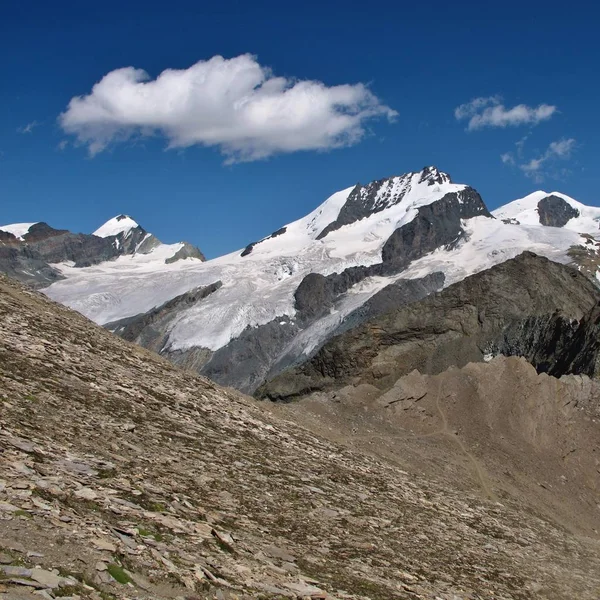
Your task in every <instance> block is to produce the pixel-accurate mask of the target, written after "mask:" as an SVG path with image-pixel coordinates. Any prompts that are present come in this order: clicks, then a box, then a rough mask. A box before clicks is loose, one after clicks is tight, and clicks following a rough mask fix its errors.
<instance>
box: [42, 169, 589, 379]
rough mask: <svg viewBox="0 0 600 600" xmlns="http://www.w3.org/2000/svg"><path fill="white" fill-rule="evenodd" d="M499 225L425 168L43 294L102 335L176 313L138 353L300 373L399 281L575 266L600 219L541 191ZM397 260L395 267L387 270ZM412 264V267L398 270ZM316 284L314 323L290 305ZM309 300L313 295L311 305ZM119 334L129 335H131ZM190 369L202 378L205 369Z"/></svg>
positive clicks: (81, 275) (503, 211)
mask: <svg viewBox="0 0 600 600" xmlns="http://www.w3.org/2000/svg"><path fill="white" fill-rule="evenodd" d="M548 197H552V199H551V200H547V198H548ZM540 201H542V205H541V206H542V208H543V209H542V217H543V218H542V220H544V219H545V220H548V219H549V220H550V221H551V222H552V220H553V219H559V220H560V219H562V220H564V219H567V222H566V224H565V226H563V227H549V226H546V225H542V223H541V222H540V214H539V212H537V211H538V204H539V203H540ZM563 201H564V206H563ZM478 203H479V204H480V205H479V204H478ZM565 207H566V208H565ZM565 211H566V212H565ZM573 211H576V212H577V215H576V216H573V215H574V214H575V212H573ZM493 215H494V217H496V218H492V217H491V215H490V214H489V213H488V212H487V210H486V209H485V205H484V204H483V202H482V201H481V198H480V197H479V196H478V194H477V193H476V192H475V191H474V190H472V189H471V188H468V187H467V186H466V185H459V184H454V183H452V182H451V179H450V177H449V176H448V175H447V174H445V173H441V172H439V171H438V170H437V169H435V168H434V167H428V168H426V169H424V170H422V171H419V172H415V173H408V174H406V175H402V176H399V177H392V178H389V179H384V180H381V181H376V182H372V183H371V184H368V185H366V186H361V185H356V186H354V187H349V188H346V189H344V190H342V191H340V192H337V193H335V194H333V195H332V196H331V197H329V198H328V199H327V200H325V202H323V203H322V204H321V205H320V206H319V207H318V208H316V209H315V210H314V211H313V212H312V213H310V214H309V215H307V216H306V217H303V218H301V219H298V220H297V221H294V222H292V223H289V224H288V225H286V226H284V227H282V228H281V229H279V230H277V231H276V232H274V233H273V234H271V235H270V236H267V237H265V238H264V239H262V240H260V241H258V242H254V243H252V244H250V245H248V246H247V247H246V248H244V249H240V250H238V251H236V252H232V253H231V254H229V255H226V256H222V257H219V258H216V259H213V260H210V261H206V262H200V261H199V260H193V259H186V260H180V261H177V262H174V263H172V264H166V263H165V259H166V257H167V255H173V254H174V253H175V252H177V248H175V247H174V246H165V245H161V246H158V247H156V248H154V249H152V250H151V251H150V252H149V253H147V254H138V253H136V254H133V255H127V256H120V257H119V258H117V259H116V260H112V261H107V262H103V263H100V264H97V265H93V266H90V267H86V268H75V267H74V266H73V265H71V264H60V265H53V266H55V267H57V268H58V269H59V270H60V272H61V274H62V275H63V276H64V277H65V279H63V280H61V281H57V282H56V283H53V284H52V285H51V286H50V287H48V288H47V289H46V290H45V292H46V293H47V294H48V295H49V296H50V297H51V298H53V299H54V300H57V301H59V302H62V303H64V304H67V305H68V306H70V307H72V308H74V309H76V310H78V311H80V312H82V313H83V314H85V315H86V316H88V317H90V318H91V319H93V320H94V321H96V322H97V323H100V324H107V323H114V322H116V321H122V320H123V319H128V318H132V317H135V316H136V315H142V314H143V313H148V312H149V311H152V310H153V309H159V307H162V305H164V304H165V303H167V302H169V305H168V306H167V307H166V308H165V307H163V308H160V310H155V313H154V315H155V316H154V317H153V320H152V323H153V325H152V331H151V333H152V336H151V337H152V343H151V344H150V342H148V341H147V340H146V341H144V340H145V338H144V335H145V334H139V335H138V337H132V338H131V339H135V340H136V341H139V342H140V343H148V344H150V346H151V347H153V348H155V349H157V350H159V351H161V352H164V353H167V354H171V355H173V353H175V354H178V355H179V354H181V353H182V352H183V353H186V352H189V351H191V350H193V349H195V348H202V349H207V350H209V351H211V352H213V353H215V352H216V354H215V355H214V356H221V357H223V353H224V352H228V350H227V349H228V348H229V351H230V354H225V355H224V356H225V358H223V360H222V362H221V363H220V364H226V365H227V368H229V366H230V365H232V366H231V368H232V369H233V368H234V367H235V365H236V364H237V363H236V361H239V360H253V358H252V357H256V356H261V357H263V355H265V356H266V358H264V357H263V358H264V360H263V358H261V360H263V362H264V363H265V364H266V365H267V366H266V367H265V368H270V365H272V364H274V363H276V362H278V361H279V362H281V361H282V360H283V359H282V358H281V357H282V356H283V357H285V356H288V359H286V360H288V361H293V360H297V359H298V357H300V356H302V355H307V354H309V353H310V352H312V351H313V350H315V349H316V348H318V347H319V346H320V345H321V344H322V343H323V342H324V341H325V340H326V339H327V336H329V335H331V334H332V332H334V331H335V330H336V328H337V327H338V326H340V323H342V322H343V321H344V319H345V318H346V316H347V315H349V314H350V313H352V312H353V311H355V310H356V309H357V308H359V307H360V306H362V305H363V304H364V303H365V302H366V301H367V300H369V299H370V298H372V297H373V296H374V295H375V294H376V293H377V292H379V291H380V290H382V289H383V288H385V287H386V286H389V285H390V284H392V283H394V282H400V283H401V282H402V280H405V279H417V278H422V277H426V276H428V275H430V274H432V273H435V272H438V273H443V275H444V277H443V278H442V279H443V280H444V284H443V285H444V286H447V285H450V284H452V283H454V282H456V281H459V280H461V279H463V278H464V277H466V276H468V275H470V274H473V273H476V272H478V271H481V270H484V269H487V268H489V267H491V266H492V265H494V264H497V263H500V262H502V261H505V260H507V259H509V258H513V257H514V256H516V255H518V254H520V253H521V252H523V251H524V250H531V251H533V252H536V253H538V254H542V255H545V256H548V257H549V258H551V259H553V260H556V261H559V262H569V261H570V260H571V259H570V258H569V255H568V252H569V250H570V248H572V247H573V246H577V245H580V244H585V243H586V241H587V242H588V243H589V239H588V240H586V239H584V238H582V236H581V235H580V234H581V233H584V234H588V235H589V234H592V235H594V234H597V233H598V219H599V218H600V209H598V208H593V207H587V206H585V205H583V204H581V203H578V202H576V201H575V200H573V199H571V198H569V197H568V196H564V195H562V194H558V193H553V194H547V193H546V192H536V193H534V194H531V195H530V196H527V197H526V198H523V199H520V200H517V201H515V202H511V203H510V204H507V205H506V206H504V207H502V208H499V209H497V210H496V211H494V213H493ZM129 219H130V218H129V217H126V218H119V217H117V218H115V219H112V220H111V221H109V222H108V223H107V224H106V225H104V226H103V227H102V228H100V229H99V230H98V231H97V232H96V235H104V234H106V235H110V233H109V232H114V231H116V230H117V229H118V228H119V227H122V226H123V227H124V228H123V229H121V232H122V231H126V230H127V229H126V227H132V226H133V227H135V226H137V224H136V223H135V221H133V220H132V219H131V220H130V221H129ZM123 221H126V226H125V224H124V223H123ZM453 228H454V229H453ZM440 232H441V234H440ZM436 236H437V237H436ZM392 242H393V243H392ZM175 246H176V245H175ZM390 247H391V251H390ZM394 251H395V252H396V253H397V256H396V257H395V258H394V257H393V256H392V259H389V255H390V252H391V253H392V255H393V252H394ZM398 253H399V254H398ZM403 253H404V254H403ZM386 256H388V258H387V259H386ZM406 256H409V257H410V258H409V259H406V260H399V259H403V258H405V257H406ZM386 260H388V262H387V263H386V262H385V261H386ZM390 260H391V262H390ZM394 260H395V261H396V262H394ZM336 273H337V274H341V275H339V277H338V276H335V275H334V274H336ZM309 274H320V275H322V276H325V277H326V279H324V278H322V279H317V280H316V282H313V281H312V280H311V282H310V283H311V285H313V284H314V285H316V286H317V287H316V288H315V290H314V297H315V298H321V295H323V294H325V296H327V294H329V296H328V297H327V298H325V299H324V300H323V302H324V307H325V308H324V310H323V311H322V312H321V313H320V314H319V315H317V316H314V315H313V317H311V318H310V319H308V318H307V317H306V315H303V314H301V311H300V310H299V308H298V302H297V297H296V296H297V294H298V292H299V289H301V286H305V285H306V284H307V282H308V279H309V278H307V276H309ZM328 276H329V277H328ZM216 282H221V283H222V285H221V286H220V287H218V289H216V288H215V289H216V291H211V293H210V294H208V295H204V294H202V295H201V298H202V299H201V300H199V301H193V302H188V301H185V302H182V303H177V302H176V301H175V300H174V299H176V298H177V297H178V296H181V295H183V294H186V293H188V292H190V290H195V289H198V288H203V287H206V286H210V285H211V284H214V283H216ZM319 286H321V287H319ZM211 290H212V288H211ZM311 293H312V288H311V289H309V294H308V295H309V297H310V294H311ZM325 296H323V297H325ZM174 306H176V308H173V307H174ZM128 322H129V321H128ZM122 323H123V324H121V325H119V326H118V330H119V331H121V332H122V331H124V329H125V327H126V325H125V324H124V323H125V322H122ZM139 323H143V320H142V321H139V320H138V324H139ZM115 327H117V326H116V325H115ZM249 328H250V329H249ZM136 331H138V333H139V331H143V326H142V325H140V326H139V327H138V330H136ZM261 332H262V333H261ZM265 332H268V335H267V333H265ZM157 336H158V337H157ZM148 339H149V338H148ZM241 340H245V341H244V342H243V343H242V341H241ZM236 344H237V346H236ZM219 353H220V354H219ZM203 356H204V355H203ZM208 356H210V353H209V355H208ZM240 356H242V357H245V358H240ZM248 357H250V358H248ZM203 360H206V358H204V359H203ZM210 360H213V359H210ZM283 362H285V361H283ZM186 364H188V363H186ZM193 364H194V366H196V367H198V368H206V367H204V366H203V364H204V363H193ZM220 368H222V367H220ZM227 368H225V370H227ZM263 374H264V373H263ZM219 377H221V375H219ZM227 377H228V375H227V373H225V375H223V376H222V377H221V381H222V382H228V381H229V380H228V379H227ZM244 385H246V384H244ZM246 389H251V386H250V385H249V384H248V385H246Z"/></svg>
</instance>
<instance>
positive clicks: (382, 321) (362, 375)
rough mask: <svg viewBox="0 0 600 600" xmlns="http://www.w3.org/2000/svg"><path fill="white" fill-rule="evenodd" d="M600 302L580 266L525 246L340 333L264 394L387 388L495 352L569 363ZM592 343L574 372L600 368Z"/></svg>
mask: <svg viewBox="0 0 600 600" xmlns="http://www.w3.org/2000/svg"><path fill="white" fill-rule="evenodd" d="M599 302H600V290H598V288H597V287H596V286H595V285H594V284H593V283H592V282H591V281H589V279H587V278H586V277H585V276H584V275H582V274H580V273H579V272H578V271H577V270H575V269H573V268H570V267H566V266H563V265H560V264H558V263H554V262H551V261H549V260H548V259H546V258H542V257H538V256H536V255H534V254H532V253H523V254H522V255H520V256H518V257H517V258H515V259H511V260H509V261H506V262H504V263H501V264H499V265H496V266H494V267H492V268H490V269H488V270H485V271H483V272H481V273H477V274H475V275H472V276H470V277H467V278H466V279H464V280H462V281H460V282H458V283H456V284H454V285H452V286H450V287H448V288H446V289H444V290H443V291H442V292H439V293H436V294H433V295H431V296H428V297H427V298H424V299H423V300H421V301H419V302H415V303H412V304H410V305H408V306H403V307H400V308H396V309H395V310H393V311H390V312H388V313H386V314H384V315H381V316H378V317H375V318H371V319H369V320H368V321H366V322H365V323H364V324H362V325H360V326H358V327H354V328H352V329H350V330H349V331H346V332H343V333H341V335H339V336H337V337H334V338H333V339H331V340H330V341H329V342H327V343H326V344H325V345H324V346H323V347H322V348H321V349H320V350H319V351H318V352H317V353H316V354H315V355H314V356H313V357H312V358H311V359H310V360H309V361H307V362H305V363H303V364H302V365H300V366H299V367H297V368H293V369H288V370H287V371H284V372H283V373H282V374H280V375H279V376H277V377H275V378H274V379H272V380H271V381H270V382H268V383H267V384H265V385H264V386H263V387H262V388H261V389H260V390H259V395H260V396H262V397H268V398H271V399H277V400H287V399H290V398H294V397H297V396H301V395H304V394H306V393H309V392H311V391H314V390H320V389H329V388H332V387H333V388H337V387H341V386H342V385H346V384H348V383H351V382H352V381H362V382H368V383H374V384H375V385H377V386H378V387H380V388H381V389H387V388H389V387H391V386H392V385H393V383H394V381H396V380H397V379H398V377H400V376H401V375H406V374H408V373H410V372H411V371H413V370H414V369H418V370H419V371H420V372H421V373H432V374H435V373H439V372H441V371H443V370H445V369H447V368H448V367H450V366H459V367H461V366H464V365H465V364H467V363H468V362H475V361H483V360H484V359H485V358H486V356H490V355H493V354H495V353H498V354H500V353H505V354H516V355H520V356H526V357H527V358H529V359H530V360H531V362H532V363H534V365H535V366H538V367H539V368H540V370H543V371H552V370H553V368H554V367H555V366H556V365H563V363H564V365H565V367H566V368H567V369H568V365H569V364H571V363H570V362H569V361H568V360H564V359H563V357H565V356H568V355H570V354H571V353H572V351H577V349H579V350H582V349H583V348H582V346H581V345H580V342H577V341H576V343H575V344H574V346H573V345H572V342H573V339H574V338H575V340H578V339H579V338H578V337H577V336H576V333H575V332H576V331H577V327H578V321H581V320H583V319H584V317H589V315H590V314H591V313H592V311H593V309H594V308H595V307H596V305H597V304H598V303H599ZM595 321H596V320H595V319H593V318H592V319H591V321H590V327H591V334H592V336H591V337H592V339H594V338H596V339H597V338H598V332H597V326H596V322H595ZM594 332H595V335H594ZM584 337H585V336H584ZM588 350H589V353H588V354H587V355H586V356H585V358H583V357H581V358H583V360H582V361H581V362H580V363H577V365H576V367H577V370H576V371H575V373H588V374H590V375H596V371H595V368H596V366H595V364H596V352H597V350H594V351H592V350H593V347H592V346H588ZM565 372H569V371H563V372H560V370H559V369H556V370H555V373H556V374H557V375H558V376H560V375H562V374H564V373H565Z"/></svg>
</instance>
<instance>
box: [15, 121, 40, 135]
mask: <svg viewBox="0 0 600 600" xmlns="http://www.w3.org/2000/svg"><path fill="white" fill-rule="evenodd" d="M38 125H39V123H38V122H37V121H31V123H27V125H25V126H24V127H17V131H18V132H19V133H33V130H34V129H35V128H36V127H37V126H38Z"/></svg>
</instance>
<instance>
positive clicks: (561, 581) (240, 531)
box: [0, 277, 600, 600]
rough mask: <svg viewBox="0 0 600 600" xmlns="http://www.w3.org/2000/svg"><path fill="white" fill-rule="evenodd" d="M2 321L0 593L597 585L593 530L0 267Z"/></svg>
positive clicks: (464, 591) (448, 595)
mask: <svg viewBox="0 0 600 600" xmlns="http://www.w3.org/2000/svg"><path fill="white" fill-rule="evenodd" d="M0 333H1V335H0V357H1V360H0V374H1V378H0V401H1V402H2V411H0V444H1V447H2V452H1V453H0V464H1V465H2V469H1V471H0V472H1V473H2V479H1V480H0V556H1V558H2V560H1V563H0V573H3V575H0V592H8V594H9V597H18V598H31V599H32V600H34V599H35V598H39V596H34V595H31V594H29V593H27V591H26V590H27V589H30V588H31V587H33V588H35V587H37V588H39V589H43V590H50V591H52V590H54V592H53V593H57V594H58V595H65V594H71V595H72V594H77V595H79V596H80V597H83V598H92V599H96V600H97V599H98V598H100V593H102V594H103V595H102V597H103V598H107V597H118V598H126V597H127V598H132V597H133V598H174V597H186V596H187V597H192V596H195V597H198V595H199V596H200V597H205V598H219V599H226V600H233V599H234V598H256V597H262V598H265V599H267V598H282V597H283V598H306V597H310V598H313V599H315V600H316V599H317V598H331V599H332V600H333V599H335V598H340V599H341V598H346V599H353V598H354V599H356V600H358V599H359V598H360V599H362V600H366V599H372V600H383V599H391V598H442V599H444V600H450V599H453V598H456V597H457V596H458V597H465V598H468V597H471V598H477V597H484V598H492V597H494V598H503V599H511V598H512V599H526V598H550V599H557V598H572V597H574V596H575V597H577V598H581V599H582V600H588V599H590V600H591V599H593V598H596V597H597V590H598V586H599V585H600V580H599V579H598V573H599V572H600V569H599V566H600V565H599V556H598V550H597V546H594V543H593V541H592V540H587V539H585V538H583V537H577V536H574V535H571V534H569V533H568V531H567V530H566V529H565V528H563V527H557V526H556V525H555V524H553V523H552V521H550V520H548V519H547V518H546V517H545V516H543V515H542V514H539V513H537V512H536V510H535V508H528V506H527V505H524V504H523V502H522V501H520V500H519V501H513V500H512V499H511V498H510V496H506V497H503V498H502V503H501V504H498V503H496V502H495V501H493V500H486V499H484V498H482V497H481V495H480V494H479V492H473V491H469V490H465V489H464V488H463V487H462V486H458V487H456V486H455V480H456V477H455V476H454V475H455V474H453V473H451V474H448V475H446V476H443V475H440V476H435V477H434V476H432V473H431V472H430V473H428V472H426V471H424V470H423V469H424V468H426V464H425V463H423V465H422V467H423V468H422V469H420V470H418V471H413V472H408V471H406V470H404V468H403V467H402V466H401V465H398V464H397V462H396V464H395V463H393V462H388V461H385V460H382V459H380V458H376V457H375V456H373V454H372V453H366V452H364V453H363V452H356V451H351V450H349V449H347V448H344V447H342V446H339V445H336V444H333V443H331V442H328V441H325V440H324V439H323V438H320V437H319V436H317V435H315V434H313V433H311V432H310V431H308V430H306V429H304V428H303V427H300V426H298V425H297V424H294V422H293V421H292V420H290V418H291V417H292V416H293V415H292V414H291V413H289V414H288V415H287V416H286V418H285V419H280V418H278V417H276V416H273V415H272V414H271V413H270V412H269V410H267V409H268V408H270V407H269V406H268V405H260V404H258V403H255V402H254V401H252V400H251V399H249V398H246V397H243V396H241V395H239V394H237V393H234V392H232V391H230V390H223V389H220V388H218V387H216V386H215V385H213V384H212V383H210V382H208V381H206V380H204V379H201V378H198V377H195V376H193V375H191V374H189V373H185V372H182V371H179V370H178V369H176V368H175V367H173V366H172V365H170V364H169V363H168V362H166V361H164V360H163V359H161V358H160V357H157V356H156V355H153V354H152V353H149V352H147V351H145V350H143V349H142V348H139V347H136V346H132V345H130V344H127V343H126V342H124V341H122V340H119V339H118V338H116V337H115V336H113V335H111V334H110V333H108V332H106V331H104V330H102V329H101V328H98V327H96V326H94V325H93V324H91V323H90V322H89V321H87V320H86V319H85V318H83V317H81V316H80V315H77V314H75V313H73V312H71V311H70V310H68V309H66V308H64V307H61V306H59V305H57V304H54V303H52V302H50V301H48V300H47V299H45V298H43V297H41V296H40V295H38V294H36V293H32V292H29V291H26V290H24V289H23V288H22V287H20V286H19V285H17V284H16V283H14V282H11V281H9V280H7V279H5V278H1V277H0ZM446 455H447V451H446V450H445V449H443V448H442V450H441V453H440V454H438V455H437V459H435V461H434V462H437V463H439V462H443V460H444V458H443V457H444V456H446ZM435 471H437V472H438V473H440V472H439V470H436V469H434V472H435ZM36 566H37V567H41V568H36ZM53 568H56V569H58V571H57V573H52V572H51V569H53ZM115 578H116V579H115ZM117 580H120V581H121V582H122V583H119V582H118V581H117ZM127 581H129V582H130V585H129V584H126V583H124V582H127Z"/></svg>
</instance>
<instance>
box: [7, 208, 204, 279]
mask: <svg viewBox="0 0 600 600" xmlns="http://www.w3.org/2000/svg"><path fill="white" fill-rule="evenodd" d="M123 223H125V225H123ZM13 231H14V233H13ZM17 233H18V235H16V234H17ZM161 245H162V243H161V242H160V240H158V239H157V238H156V237H155V236H153V235H152V234H150V233H148V232H147V231H146V230H145V229H143V228H142V227H141V226H139V225H138V224H137V223H135V221H133V219H131V217H128V216H126V215H118V216H117V217H115V218H114V219H111V220H110V221H108V222H107V223H105V224H104V225H103V226H102V227H100V228H99V229H98V230H97V231H96V232H94V234H85V233H71V232H70V231H67V230H66V229H54V228H53V227H50V226H49V225H48V224H47V223H42V222H40V223H25V224H17V225H8V226H6V225H5V226H0V272H4V273H6V274H7V275H10V276H11V277H15V278H16V279H19V280H20V281H22V282H24V283H28V284H30V285H33V286H34V287H37V288H42V287H46V286H48V285H50V284H51V283H53V282H54V281H57V280H60V279H64V277H65V276H64V275H63V274H62V273H61V270H60V266H59V265H60V263H72V265H73V267H74V268H79V269H81V268H85V267H89V266H91V265H96V264H100V263H103V262H106V261H112V260H114V259H116V258H118V257H119V256H133V255H135V254H141V255H144V254H149V253H151V252H152V251H153V250H154V249H155V248H157V247H159V246H161ZM180 246H181V247H179V248H177V249H174V251H173V256H172V257H171V258H170V259H168V260H173V261H174V260H178V259H180V258H187V257H194V258H198V259H199V260H205V259H204V256H203V255H202V253H201V252H200V251H199V250H198V249H197V248H194V247H193V246H191V245H190V244H187V243H184V244H181V245H180Z"/></svg>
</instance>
